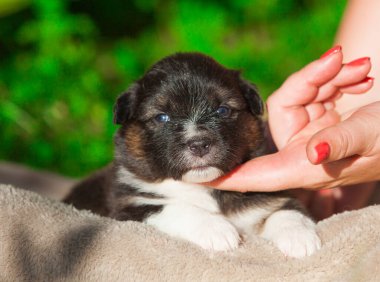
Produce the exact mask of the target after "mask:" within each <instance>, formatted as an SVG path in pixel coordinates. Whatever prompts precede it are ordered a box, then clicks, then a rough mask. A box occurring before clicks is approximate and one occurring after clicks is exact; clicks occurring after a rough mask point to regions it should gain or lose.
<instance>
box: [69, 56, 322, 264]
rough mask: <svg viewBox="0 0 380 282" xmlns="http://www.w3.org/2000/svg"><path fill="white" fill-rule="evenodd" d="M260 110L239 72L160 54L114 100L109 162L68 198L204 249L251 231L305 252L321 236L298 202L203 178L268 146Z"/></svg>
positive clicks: (227, 246) (221, 246)
mask: <svg viewBox="0 0 380 282" xmlns="http://www.w3.org/2000/svg"><path fill="white" fill-rule="evenodd" d="M262 111H263V105H262V102H261V100H260V97H259V95H258V93H257V91H256V88H255V87H254V86H253V85H252V84H250V83H249V82H247V81H245V80H243V79H242V78H241V77H240V73H239V72H238V71H235V70H229V69H226V68H224V67H223V66H221V65H220V64H218V63H217V62H215V61H214V60H213V59H211V58H209V57H207V56H204V55H201V54H196V53H186V54H176V55H173V56H169V57H167V58H164V59H163V60H161V61H159V62H158V63H157V64H155V65H154V66H153V67H152V68H151V69H150V70H148V72H147V73H146V74H145V75H144V76H143V77H142V78H141V79H140V80H138V81H137V82H136V83H135V84H133V85H132V86H131V87H130V88H129V89H128V90H127V91H126V92H125V93H123V94H122V95H120V96H119V98H118V99H117V102H116V105H115V109H114V114H115V118H114V120H115V122H116V123H117V124H120V125H121V127H120V128H119V130H118V131H117V133H116V136H115V147H116V149H115V160H114V162H113V164H112V165H110V166H109V167H108V168H105V169H104V170H103V171H101V172H98V173H97V174H96V175H95V176H94V177H90V178H89V179H86V180H85V181H83V182H82V183H81V184H79V186H77V187H76V188H74V190H73V192H72V194H71V195H69V197H68V198H67V200H66V201H67V202H69V203H72V204H74V206H76V207H78V208H87V209H91V210H92V211H94V212H97V213H99V214H102V215H106V216H110V217H113V218H116V219H119V220H136V221H141V222H145V223H147V224H150V225H153V226H155V227H156V228H158V229H159V230H161V231H163V232H166V233H168V234H169V235H172V236H176V237H179V238H183V239H186V240H188V241H191V242H194V243H195V244H197V245H199V246H201V247H203V248H205V249H211V250H218V251H220V250H231V249H234V248H237V247H238V245H239V243H240V241H241V238H246V237H249V236H251V235H256V234H257V235H261V236H263V237H264V238H267V239H269V240H271V241H273V242H274V243H275V244H276V245H277V246H278V247H279V248H280V249H281V250H282V251H283V252H284V253H285V254H286V255H289V256H294V257H301V256H305V255H309V254H311V253H313V252H314V251H315V250H317V249H318V248H319V247H320V241H319V238H318V236H317V234H316V232H315V225H314V223H313V221H312V220H311V219H310V218H309V217H308V216H307V215H305V213H304V212H303V210H302V208H301V207H300V206H299V204H298V203H297V202H296V201H295V200H293V199H291V198H288V197H286V196H284V195H282V194H265V193H245V194H242V193H238V192H227V191H217V190H213V189H211V188H208V187H206V186H204V185H202V184H201V183H202V182H208V181H211V180H214V179H216V178H218V177H219V176H221V175H223V174H225V173H227V172H229V171H230V170H231V169H233V168H234V167H236V166H237V165H239V164H241V163H243V162H245V161H247V160H249V159H251V158H254V157H256V156H260V155H262V154H263V153H264V152H265V142H264V136H263V124H262V120H261V117H260V116H261V114H262Z"/></svg>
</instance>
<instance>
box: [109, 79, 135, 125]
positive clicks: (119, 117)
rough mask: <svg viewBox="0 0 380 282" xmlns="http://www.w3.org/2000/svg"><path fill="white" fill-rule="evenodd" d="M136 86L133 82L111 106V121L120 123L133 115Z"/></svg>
mask: <svg viewBox="0 0 380 282" xmlns="http://www.w3.org/2000/svg"><path fill="white" fill-rule="evenodd" d="M138 88H139V86H138V85H137V84H133V85H132V86H131V87H130V88H128V90H127V91H126V92H123V93H122V94H120V95H119V97H118V98H117V100H116V104H115V106H114V107H113V122H114V123H115V124H122V123H123V122H125V121H127V120H128V119H130V118H131V117H132V116H133V114H134V110H135V106H136V100H137V98H136V97H137V90H138Z"/></svg>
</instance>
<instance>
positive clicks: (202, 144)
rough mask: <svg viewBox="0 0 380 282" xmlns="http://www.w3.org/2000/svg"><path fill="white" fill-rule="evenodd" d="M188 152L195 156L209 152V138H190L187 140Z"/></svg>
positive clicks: (201, 155)
mask: <svg viewBox="0 0 380 282" xmlns="http://www.w3.org/2000/svg"><path fill="white" fill-rule="evenodd" d="M187 147H188V148H189V150H190V152H191V153H192V154H193V155H194V156H197V157H200V158H201V157H203V156H205V155H207V154H208V153H209V152H210V149H211V140H210V139H208V138H203V139H192V140H189V141H188V142H187Z"/></svg>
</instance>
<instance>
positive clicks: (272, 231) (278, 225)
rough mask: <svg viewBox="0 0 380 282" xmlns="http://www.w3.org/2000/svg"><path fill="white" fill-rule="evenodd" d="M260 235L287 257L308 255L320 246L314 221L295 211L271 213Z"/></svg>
mask: <svg viewBox="0 0 380 282" xmlns="http://www.w3.org/2000/svg"><path fill="white" fill-rule="evenodd" d="M262 236H263V237H264V238H266V239H268V240H271V241H272V242H273V243H274V244H275V245H276V246H277V247H278V248H279V249H280V250H281V252H283V253H284V254H285V255H286V256H289V257H294V258H302V257H305V256H310V255H312V254H313V253H315V252H316V251H317V250H319V249H320V248H321V240H320V239H319V237H318V235H317V233H316V231H315V223H314V222H313V221H312V220H311V219H310V218H308V217H306V216H304V215H303V214H301V213H299V212H297V211H278V212H276V213H274V214H273V215H271V216H270V217H269V218H268V219H267V221H266V223H265V226H264V231H263V233H262Z"/></svg>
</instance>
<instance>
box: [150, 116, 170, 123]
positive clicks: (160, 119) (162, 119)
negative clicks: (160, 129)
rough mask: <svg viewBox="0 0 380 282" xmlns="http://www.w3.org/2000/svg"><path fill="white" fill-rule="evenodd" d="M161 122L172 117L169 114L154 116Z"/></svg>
mask: <svg viewBox="0 0 380 282" xmlns="http://www.w3.org/2000/svg"><path fill="white" fill-rule="evenodd" d="M154 119H155V120H156V121H157V122H159V123H166V122H168V121H170V117H169V116H168V115H167V114H159V115H156V117H155V118H154Z"/></svg>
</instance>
